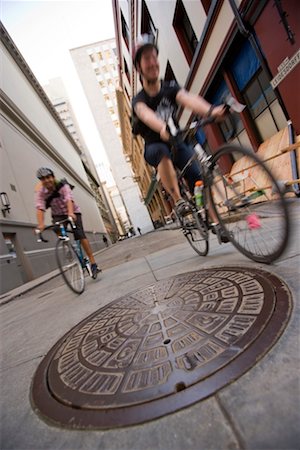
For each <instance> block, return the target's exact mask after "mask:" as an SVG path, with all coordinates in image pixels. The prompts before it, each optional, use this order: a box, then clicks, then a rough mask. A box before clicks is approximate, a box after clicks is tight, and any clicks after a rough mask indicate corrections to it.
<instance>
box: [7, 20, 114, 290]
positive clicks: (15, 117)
mask: <svg viewBox="0 0 300 450" xmlns="http://www.w3.org/2000/svg"><path fill="white" fill-rule="evenodd" d="M1 62H2V65H1V116H0V123H1V147H0V152H1V153H0V155H1V179H0V190H1V198H2V199H4V202H2V204H1V212H0V214H1V219H0V225H1V233H0V264H1V268H0V272H1V285H0V287H1V294H3V293H5V292H7V291H8V290H10V289H13V288H15V287H17V286H19V285H22V284H23V283H25V282H27V281H30V280H32V279H34V278H37V277H39V276H41V275H43V274H45V273H48V272H50V271H52V270H54V269H56V268H57V263H56V261H55V253H54V249H55V242H56V237H55V235H54V233H51V232H49V235H47V238H48V237H49V242H48V243H47V244H39V243H37V241H36V237H35V235H34V229H35V227H36V223H37V221H36V211H35V207H34V190H35V187H36V184H37V182H38V180H37V178H36V170H37V169H38V168H39V167H41V166H46V167H51V168H52V169H53V171H54V173H55V175H56V176H57V178H63V177H66V178H67V179H68V181H69V182H70V183H71V184H73V185H74V186H75V189H74V197H75V200H76V202H77V203H78V204H79V205H80V207H81V211H82V214H83V223H84V227H85V230H86V233H87V236H88V238H89V240H90V243H91V245H92V249H93V251H94V252H95V251H97V250H100V249H101V248H102V247H103V246H104V244H103V241H102V236H103V234H105V233H106V230H105V227H104V223H103V220H102V218H101V215H100V214H99V209H98V207H97V203H96V201H95V198H94V195H93V192H92V190H91V188H90V185H89V181H88V177H87V173H86V171H85V168H84V166H83V163H82V160H81V151H80V149H79V148H78V146H77V145H76V143H75V141H74V140H73V138H72V137H71V135H70V134H69V132H68V130H67V129H66V128H65V126H64V125H63V123H62V121H61V120H60V118H59V116H58V114H57V113H56V111H55V109H54V108H53V106H52V105H51V103H50V101H49V99H48V97H47V96H46V94H45V92H44V91H43V89H42V87H41V86H40V84H39V83H38V81H37V80H36V78H35V76H34V75H33V73H32V71H31V70H30V68H29V66H28V65H27V63H26V61H25V60H24V58H23V57H22V55H21V53H20V52H19V50H18V49H17V47H16V45H15V44H14V42H13V40H12V39H11V37H10V36H9V34H8V33H7V31H6V29H5V28H4V26H3V25H2V24H1ZM4 194H5V195H4ZM5 205H6V206H5ZM50 223H51V217H50V214H49V213H48V212H47V215H46V224H50ZM4 295H5V294H4Z"/></svg>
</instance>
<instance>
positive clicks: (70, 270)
mask: <svg viewBox="0 0 300 450" xmlns="http://www.w3.org/2000/svg"><path fill="white" fill-rule="evenodd" d="M55 254H56V261H57V264H58V267H59V269H60V272H61V274H62V276H63V279H64V280H65V282H66V284H67V285H68V287H69V288H70V289H71V290H72V291H73V292H75V293H76V294H81V293H82V292H83V291H84V286H85V281H84V275H83V270H82V267H81V262H80V260H79V258H78V256H77V253H76V252H75V250H74V248H73V247H72V244H71V242H70V241H64V240H62V239H59V240H58V241H57V243H56V251H55Z"/></svg>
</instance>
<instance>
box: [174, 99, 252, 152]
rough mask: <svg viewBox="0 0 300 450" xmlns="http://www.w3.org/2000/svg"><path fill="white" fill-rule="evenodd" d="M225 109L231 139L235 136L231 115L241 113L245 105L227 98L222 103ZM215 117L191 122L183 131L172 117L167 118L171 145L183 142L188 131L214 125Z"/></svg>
mask: <svg viewBox="0 0 300 450" xmlns="http://www.w3.org/2000/svg"><path fill="white" fill-rule="evenodd" d="M224 105H225V108H226V113H227V116H226V117H229V119H230V121H231V125H232V130H233V131H232V133H231V136H230V138H231V137H233V135H234V134H235V129H236V127H235V123H234V121H233V119H232V115H231V114H232V113H233V112H237V113H241V112H242V111H243V109H244V108H245V105H243V104H241V103H239V102H238V101H237V100H236V99H235V98H234V97H232V96H228V97H227V98H226V99H225V102H224ZM216 119H217V118H216V117H212V116H210V117H204V118H200V119H198V120H196V121H194V122H192V123H191V124H190V125H188V126H187V127H185V128H184V129H182V130H181V129H180V128H177V127H176V125H175V123H174V121H173V119H172V117H169V119H168V121H167V131H168V132H169V133H170V135H171V139H170V142H171V144H176V143H178V140H183V141H184V140H185V138H186V137H187V134H188V133H189V131H190V130H192V129H195V131H197V130H198V128H202V127H204V126H205V125H208V124H210V123H214V122H216Z"/></svg>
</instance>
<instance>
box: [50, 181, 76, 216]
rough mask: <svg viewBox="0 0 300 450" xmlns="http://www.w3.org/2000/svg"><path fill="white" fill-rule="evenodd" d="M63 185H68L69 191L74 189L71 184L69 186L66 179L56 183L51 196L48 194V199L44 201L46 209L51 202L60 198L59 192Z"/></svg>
mask: <svg viewBox="0 0 300 450" xmlns="http://www.w3.org/2000/svg"><path fill="white" fill-rule="evenodd" d="M65 184H68V185H69V186H70V188H71V189H74V187H75V186H73V185H72V184H70V183H69V182H68V180H67V179H66V178H62V179H61V180H60V181H59V183H57V185H56V187H55V189H54V191H53V192H52V194H50V195H49V197H48V198H47V200H46V209H48V208H50V206H51V202H52V200H53V199H54V198H58V197H60V193H59V191H60V189H61V188H62V187H63V186H64V185H65Z"/></svg>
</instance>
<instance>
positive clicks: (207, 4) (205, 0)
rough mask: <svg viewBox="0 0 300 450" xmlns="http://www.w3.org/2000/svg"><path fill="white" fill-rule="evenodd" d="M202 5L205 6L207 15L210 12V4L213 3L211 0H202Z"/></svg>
mask: <svg viewBox="0 0 300 450" xmlns="http://www.w3.org/2000/svg"><path fill="white" fill-rule="evenodd" d="M201 3H202V6H203V8H204V11H205V13H206V15H207V14H208V11H209V9H210V5H211V0H201Z"/></svg>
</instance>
